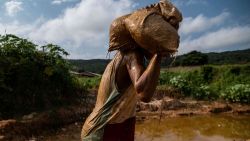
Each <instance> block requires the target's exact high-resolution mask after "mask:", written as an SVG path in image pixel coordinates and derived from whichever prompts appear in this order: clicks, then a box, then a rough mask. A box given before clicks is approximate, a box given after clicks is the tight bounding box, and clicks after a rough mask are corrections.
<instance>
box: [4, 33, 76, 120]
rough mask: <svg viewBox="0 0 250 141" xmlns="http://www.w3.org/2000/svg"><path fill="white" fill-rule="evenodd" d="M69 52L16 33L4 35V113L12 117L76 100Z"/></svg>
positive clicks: (5, 115)
mask: <svg viewBox="0 0 250 141" xmlns="http://www.w3.org/2000/svg"><path fill="white" fill-rule="evenodd" d="M66 55H68V53H67V52H66V51H65V50H63V49H62V48H60V47H59V46H57V45H52V44H48V45H45V46H42V47H40V50H39V46H37V45H35V44H33V43H32V42H30V41H28V40H26V39H22V38H19V37H17V36H15V35H9V34H7V35H4V36H1V35H0V66H1V67H0V91H1V93H0V103H1V107H0V116H1V115H2V117H12V116H14V115H15V114H25V113H29V112H32V111H37V110H43V109H49V108H51V107H52V106H60V105H62V104H68V103H72V102H73V101H71V100H70V99H74V98H76V97H78V96H77V95H76V90H77V89H78V88H77V87H75V83H74V77H72V76H71V75H70V73H69V69H70V65H69V64H68V62H67V61H66V60H65V59H63V56H66Z"/></svg>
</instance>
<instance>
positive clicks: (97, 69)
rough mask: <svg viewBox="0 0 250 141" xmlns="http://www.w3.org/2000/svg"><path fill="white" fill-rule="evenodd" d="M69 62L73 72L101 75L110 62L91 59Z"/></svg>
mask: <svg viewBox="0 0 250 141" xmlns="http://www.w3.org/2000/svg"><path fill="white" fill-rule="evenodd" d="M69 62H70V63H71V64H72V65H73V66H74V67H73V70H74V71H77V72H83V71H88V72H93V73H98V74H102V73H103V72H104V70H105V68H106V66H107V64H108V63H109V62H110V60H109V59H107V60H106V59H92V60H69Z"/></svg>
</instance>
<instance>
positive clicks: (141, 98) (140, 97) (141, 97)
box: [139, 93, 151, 103]
mask: <svg viewBox="0 0 250 141" xmlns="http://www.w3.org/2000/svg"><path fill="white" fill-rule="evenodd" d="M139 99H140V100H141V101H142V102H145V103H148V102H150V101H151V97H148V96H146V95H145V94H144V93H140V94H139Z"/></svg>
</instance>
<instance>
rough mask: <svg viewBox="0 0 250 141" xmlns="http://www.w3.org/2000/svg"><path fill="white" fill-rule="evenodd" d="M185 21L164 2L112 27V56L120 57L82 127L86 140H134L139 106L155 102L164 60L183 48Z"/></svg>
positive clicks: (105, 76) (108, 70)
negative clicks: (181, 38) (181, 30)
mask: <svg viewBox="0 0 250 141" xmlns="http://www.w3.org/2000/svg"><path fill="white" fill-rule="evenodd" d="M181 21H182V15H181V13H180V12H179V10H178V9H177V8H176V7H175V6H174V5H173V4H171V3H170V2H169V1H167V0H161V1H160V2H159V3H156V4H152V5H150V6H147V7H145V8H142V9H139V10H137V11H135V12H133V13H131V14H128V15H125V16H122V17H119V18H117V19H116V20H114V21H113V22H112V24H111V27H110V45H109V51H114V50H117V53H116V55H115V57H114V58H113V60H112V61H111V62H110V63H109V64H108V65H107V67H106V69H105V72H104V73H103V76H102V79H101V82H100V85H99V89H98V95H97V100H96V105H95V108H94V109H93V112H92V113H91V114H90V115H89V117H88V118H87V119H86V121H85V123H84V125H83V128H82V135H81V138H82V140H83V141H133V140H134V132H135V114H136V112H135V108H136V102H137V100H141V101H143V102H149V101H150V99H151V98H152V96H153V94H154V91H155V88H156V85H157V81H158V78H159V74H160V63H161V60H162V57H169V56H170V55H171V54H174V53H175V52H176V51H177V48H178V46H179V36H178V33H177V30H178V28H179V23H180V22H181ZM145 60H149V64H148V65H147V67H146V68H145Z"/></svg>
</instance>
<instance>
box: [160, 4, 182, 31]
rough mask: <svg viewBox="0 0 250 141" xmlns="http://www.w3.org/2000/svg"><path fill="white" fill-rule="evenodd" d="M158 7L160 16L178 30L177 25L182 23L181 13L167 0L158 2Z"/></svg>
mask: <svg viewBox="0 0 250 141" xmlns="http://www.w3.org/2000/svg"><path fill="white" fill-rule="evenodd" d="M159 5H160V10H161V13H162V15H163V16H164V17H165V18H166V20H167V21H168V22H169V23H170V24H171V25H172V26H174V27H175V29H177V30H178V28H179V24H180V22H181V21H182V14H181V12H180V11H179V10H178V9H177V8H176V7H175V6H174V5H173V4H172V3H171V2H169V1H168V0H160V2H159Z"/></svg>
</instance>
